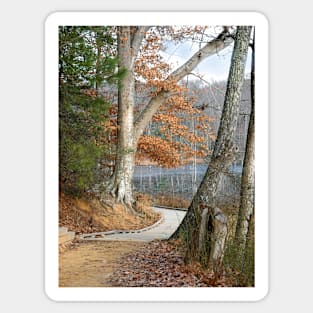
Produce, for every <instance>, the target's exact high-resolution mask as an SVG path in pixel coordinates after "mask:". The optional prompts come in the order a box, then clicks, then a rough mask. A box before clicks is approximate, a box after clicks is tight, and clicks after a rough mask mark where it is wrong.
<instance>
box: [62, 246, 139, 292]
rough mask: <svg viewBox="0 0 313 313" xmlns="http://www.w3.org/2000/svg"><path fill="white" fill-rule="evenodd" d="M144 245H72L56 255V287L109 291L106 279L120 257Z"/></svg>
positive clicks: (117, 264)
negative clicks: (57, 265)
mask: <svg viewBox="0 0 313 313" xmlns="http://www.w3.org/2000/svg"><path fill="white" fill-rule="evenodd" d="M143 245H144V243H143V242H138V241H137V242H131V241H124V242H122V241H87V242H80V243H76V244H73V245H72V246H71V247H69V248H67V249H65V250H64V251H61V252H60V254H59V286H60V287H109V286H110V284H109V283H108V282H107V278H108V277H109V275H110V274H112V272H113V271H114V270H116V269H117V268H119V260H120V258H121V257H122V256H124V255H126V254H129V253H130V252H133V251H135V250H137V249H139V248H140V247H142V246H143Z"/></svg>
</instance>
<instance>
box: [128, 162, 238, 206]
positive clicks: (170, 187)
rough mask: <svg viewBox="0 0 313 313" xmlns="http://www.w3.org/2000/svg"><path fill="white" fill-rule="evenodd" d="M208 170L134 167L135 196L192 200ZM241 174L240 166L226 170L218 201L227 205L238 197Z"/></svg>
mask: <svg viewBox="0 0 313 313" xmlns="http://www.w3.org/2000/svg"><path fill="white" fill-rule="evenodd" d="M207 166H208V165H207V164H197V165H196V166H195V165H194V164H187V165H184V166H180V167H177V168H170V169H166V168H161V167H157V166H151V165H147V166H136V167H135V171H134V176H133V183H134V189H135V191H136V192H143V193H148V194H150V195H157V194H165V195H168V196H171V197H179V198H183V199H186V200H191V199H192V197H193V195H194V194H195V192H196V191H197V188H198V187H199V185H200V183H201V181H202V179H203V176H204V174H205V172H206V170H207ZM241 172H242V166H240V165H232V166H231V167H230V168H229V171H228V174H227V175H224V177H223V179H222V181H221V184H220V187H219V197H220V200H222V201H224V200H225V201H226V200H227V201H229V200H230V199H231V198H233V197H237V196H238V193H239V192H240V177H241Z"/></svg>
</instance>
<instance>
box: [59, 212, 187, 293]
mask: <svg viewBox="0 0 313 313" xmlns="http://www.w3.org/2000/svg"><path fill="white" fill-rule="evenodd" d="M153 209H154V210H155V211H157V212H160V213H161V214H162V215H163V220H162V222H161V223H159V224H158V225H157V226H156V227H153V228H152V229H149V230H146V231H143V232H139V233H131V232H123V233H117V234H111V235H103V236H101V238H97V237H93V238H92V237H91V238H88V239H87V238H86V239H84V240H80V241H79V242H77V243H75V244H73V245H72V247H70V248H69V249H65V250H64V251H63V252H60V254H59V286H60V287H110V284H109V283H108V280H107V279H108V277H109V276H110V274H112V273H113V272H114V271H115V270H116V269H118V268H119V265H120V260H121V258H122V257H123V256H124V255H126V254H129V253H131V252H134V251H136V250H138V249H139V248H140V247H142V246H143V245H144V244H145V243H146V242H150V241H152V240H155V239H158V240H162V239H168V238H169V237H170V235H171V234H172V233H173V232H174V231H175V230H176V229H177V227H178V225H179V224H180V223H181V221H182V219H183V217H184V216H185V214H186V212H185V211H181V210H172V209H164V208H153ZM99 234H100V233H99Z"/></svg>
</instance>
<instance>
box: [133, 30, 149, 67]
mask: <svg viewBox="0 0 313 313" xmlns="http://www.w3.org/2000/svg"><path fill="white" fill-rule="evenodd" d="M150 27H151V26H139V27H134V30H135V32H134V34H133V35H132V40H131V44H130V45H131V49H132V56H133V57H132V62H131V68H132V69H133V67H134V63H135V60H136V56H137V55H138V50H139V48H140V45H141V42H142V40H143V39H144V38H145V35H146V32H147V31H148V30H149V28H150Z"/></svg>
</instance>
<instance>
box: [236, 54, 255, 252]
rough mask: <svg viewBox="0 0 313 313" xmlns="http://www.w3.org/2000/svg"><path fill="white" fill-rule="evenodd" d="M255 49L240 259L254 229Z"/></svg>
mask: <svg viewBox="0 0 313 313" xmlns="http://www.w3.org/2000/svg"><path fill="white" fill-rule="evenodd" d="M254 53H255V52H254V49H253V51H252V66H251V115H250V121H249V128H248V136H247V143H246V153H245V159H244V165H243V173H242V179H241V192H240V207H239V213H238V220H237V226H236V233H235V243H236V246H237V247H238V257H239V258H240V257H244V255H245V250H246V244H247V240H248V237H249V236H248V233H249V229H250V233H251V229H252V228H253V225H251V223H250V221H251V217H252V216H253V214H254V186H255V180H254V179H255V177H254V148H255V130H254V111H255V109H254V107H255V104H254V101H255V100H254Z"/></svg>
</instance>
